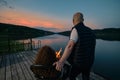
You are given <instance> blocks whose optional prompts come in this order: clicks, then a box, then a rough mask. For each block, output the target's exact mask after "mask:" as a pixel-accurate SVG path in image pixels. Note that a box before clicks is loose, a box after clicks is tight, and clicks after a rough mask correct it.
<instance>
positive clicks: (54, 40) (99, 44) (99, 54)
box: [33, 34, 120, 80]
mask: <svg viewBox="0 0 120 80" xmlns="http://www.w3.org/2000/svg"><path fill="white" fill-rule="evenodd" d="M37 40H41V45H42V46H44V45H49V46H51V47H52V48H53V49H55V50H56V51H58V50H59V49H60V48H63V50H64V48H65V46H66V44H67V41H68V40H69V37H66V36H62V35H57V34H55V35H49V36H44V37H37V38H34V39H33V41H35V42H36V41H37ZM119 61H120V41H107V40H101V39H97V40H96V51H95V62H94V65H93V68H92V71H94V72H96V73H98V74H100V75H102V76H104V77H106V78H108V79H111V80H120V62H119Z"/></svg>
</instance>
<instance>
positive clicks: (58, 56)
mask: <svg viewBox="0 0 120 80" xmlns="http://www.w3.org/2000/svg"><path fill="white" fill-rule="evenodd" d="M61 51H62V48H60V50H59V51H56V58H57V59H60V57H61V55H60V53H61Z"/></svg>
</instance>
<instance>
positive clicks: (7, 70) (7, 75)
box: [6, 55, 12, 80]
mask: <svg viewBox="0 0 120 80" xmlns="http://www.w3.org/2000/svg"><path fill="white" fill-rule="evenodd" d="M6 80H12V77H11V68H10V58H9V55H6Z"/></svg>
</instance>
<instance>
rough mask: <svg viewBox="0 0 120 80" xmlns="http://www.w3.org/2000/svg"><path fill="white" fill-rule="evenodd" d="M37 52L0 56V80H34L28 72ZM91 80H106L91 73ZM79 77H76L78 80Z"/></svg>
mask: <svg viewBox="0 0 120 80" xmlns="http://www.w3.org/2000/svg"><path fill="white" fill-rule="evenodd" d="M36 52H37V51H23V52H19V53H15V54H8V55H2V56H0V80H36V79H35V77H34V74H33V73H32V72H31V70H30V65H31V64H32V63H33V61H34V58H35V56H36ZM90 77H91V80H106V79H104V78H103V77H101V76H99V75H96V74H94V73H93V72H91V75H90ZM80 78H81V77H80V76H78V80H81V79H80Z"/></svg>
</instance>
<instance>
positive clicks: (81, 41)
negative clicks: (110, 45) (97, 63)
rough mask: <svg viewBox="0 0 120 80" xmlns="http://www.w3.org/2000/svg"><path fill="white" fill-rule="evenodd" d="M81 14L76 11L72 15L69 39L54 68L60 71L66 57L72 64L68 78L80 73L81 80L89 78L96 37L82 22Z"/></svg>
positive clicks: (71, 78) (73, 77)
mask: <svg viewBox="0 0 120 80" xmlns="http://www.w3.org/2000/svg"><path fill="white" fill-rule="evenodd" d="M83 21H84V18H83V14H82V13H80V12H77V13H75V14H74V15H73V25H74V27H73V28H72V30H71V35H70V40H69V42H68V44H67V46H66V48H65V51H64V53H63V55H62V57H61V59H60V60H59V61H57V62H55V63H54V64H53V65H56V69H57V70H58V71H61V69H62V67H63V65H64V63H65V61H66V60H67V59H68V61H69V63H71V65H72V69H71V73H70V76H69V78H70V80H75V79H76V77H77V76H78V75H79V74H80V73H82V78H83V80H89V75H90V69H91V66H92V64H93V61H94V53H95V44H96V39H95V35H94V33H93V32H92V30H91V29H90V28H88V27H86V26H85V25H84V23H83Z"/></svg>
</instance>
